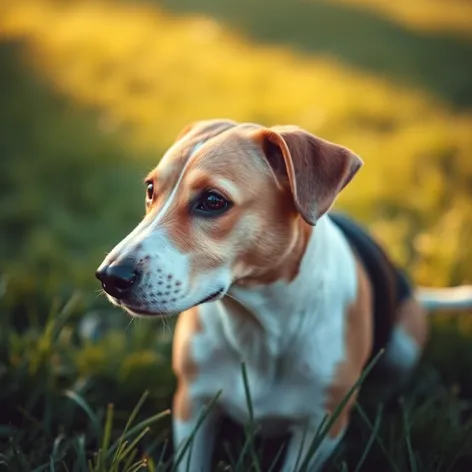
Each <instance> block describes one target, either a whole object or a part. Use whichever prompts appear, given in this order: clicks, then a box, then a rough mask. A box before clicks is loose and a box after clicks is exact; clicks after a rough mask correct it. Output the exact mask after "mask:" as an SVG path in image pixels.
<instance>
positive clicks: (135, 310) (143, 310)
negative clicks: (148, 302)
mask: <svg viewBox="0 0 472 472" xmlns="http://www.w3.org/2000/svg"><path fill="white" fill-rule="evenodd" d="M224 293H225V289H224V288H220V289H219V290H217V291H215V292H213V293H211V294H210V295H208V296H207V297H205V298H204V299H203V300H200V301H199V302H198V303H196V304H195V305H193V306H198V305H202V304H204V303H209V302H212V301H215V300H217V299H219V298H221V297H222V295H224ZM117 302H118V304H119V305H120V306H121V307H122V308H124V309H125V310H126V311H127V312H128V313H130V314H131V315H134V316H143V317H150V316H170V315H174V314H177V312H175V313H174V312H172V313H169V312H167V311H163V312H160V311H156V310H149V308H148V307H147V306H144V305H141V304H139V303H138V304H132V303H127V302H125V301H124V300H117ZM182 311H183V310H182Z"/></svg>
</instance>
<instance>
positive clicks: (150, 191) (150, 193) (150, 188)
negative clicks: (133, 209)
mask: <svg viewBox="0 0 472 472" xmlns="http://www.w3.org/2000/svg"><path fill="white" fill-rule="evenodd" d="M153 197H154V185H153V183H152V182H147V183H146V199H147V200H148V201H149V202H150V201H151V200H152V199H153Z"/></svg>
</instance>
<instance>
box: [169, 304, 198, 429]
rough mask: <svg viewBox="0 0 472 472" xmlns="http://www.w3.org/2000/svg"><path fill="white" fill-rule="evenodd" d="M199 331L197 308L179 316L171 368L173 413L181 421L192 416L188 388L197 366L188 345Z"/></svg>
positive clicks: (196, 371) (196, 373) (196, 372)
mask: <svg viewBox="0 0 472 472" xmlns="http://www.w3.org/2000/svg"><path fill="white" fill-rule="evenodd" d="M201 331H202V326H201V323H200V319H199V317H198V308H192V309H190V310H187V311H185V312H184V313H182V314H181V315H180V316H179V318H178V320H177V324H176V327H175V334H174V342H173V346H172V368H173V370H174V373H175V375H176V376H177V390H176V392H175V395H174V404H173V412H174V415H175V417H176V418H178V419H179V420H182V421H185V420H188V418H190V416H191V414H192V405H191V404H190V401H189V396H188V388H189V385H190V383H191V382H192V380H193V379H194V378H195V377H196V376H197V375H198V365H197V364H196V363H195V362H194V361H193V359H192V356H191V346H190V343H191V340H192V338H193V335H194V334H195V333H198V332H201Z"/></svg>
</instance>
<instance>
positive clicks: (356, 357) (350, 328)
mask: <svg viewBox="0 0 472 472" xmlns="http://www.w3.org/2000/svg"><path fill="white" fill-rule="evenodd" d="M356 265H357V275H358V284H359V285H358V290H357V297H356V299H355V300H354V302H353V303H352V304H351V306H350V307H349V309H348V310H347V313H346V317H347V323H346V327H345V333H344V335H345V346H346V351H345V352H346V355H345V360H344V361H343V362H342V363H340V364H339V365H338V367H337V370H336V374H335V377H334V380H333V383H332V385H331V386H330V387H329V388H328V391H327V394H328V396H327V404H326V409H327V411H328V412H329V413H330V414H332V413H333V412H334V410H335V409H336V408H337V406H338V405H339V404H340V402H341V401H342V400H343V398H344V397H345V396H346V394H347V393H348V391H349V389H350V388H351V387H352V386H353V385H354V384H355V383H356V381H357V380H358V378H359V376H360V375H361V372H362V369H363V368H364V366H365V363H366V361H367V359H368V357H369V355H370V353H371V349H372V291H371V286H370V282H369V279H368V276H367V274H366V272H365V270H364V268H363V267H362V265H361V263H360V262H359V261H358V260H357V259H356ZM357 393H358V392H354V393H353V394H352V395H351V397H350V399H349V402H348V404H347V405H346V406H345V407H344V409H343V411H342V413H341V414H340V415H339V417H338V418H337V420H336V422H335V423H334V425H333V427H332V428H331V430H330V432H329V435H330V436H331V437H336V436H338V434H339V433H340V432H341V431H342V430H343V428H345V427H346V426H347V424H348V422H349V416H350V413H351V409H352V407H353V406H354V403H355V401H356V398H357Z"/></svg>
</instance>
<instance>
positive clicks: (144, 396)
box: [113, 390, 149, 462]
mask: <svg viewBox="0 0 472 472" xmlns="http://www.w3.org/2000/svg"><path fill="white" fill-rule="evenodd" d="M148 396H149V390H146V391H144V393H143V394H142V395H141V398H140V399H139V400H138V403H136V406H135V407H134V408H133V411H132V412H131V414H130V415H129V417H128V421H127V422H126V425H125V429H124V430H123V434H122V435H121V438H120V441H121V442H122V441H123V440H124V438H125V436H126V433H127V432H128V429H129V428H130V426H131V424H132V423H133V421H134V420H135V418H136V416H137V415H138V413H139V410H140V409H141V407H142V406H143V404H144V402H145V401H146V399H147V397H148ZM119 449H120V446H118V448H117V449H116V451H117V452H118V450H119ZM117 452H116V453H115V456H114V457H113V462H115V460H116V457H117Z"/></svg>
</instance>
